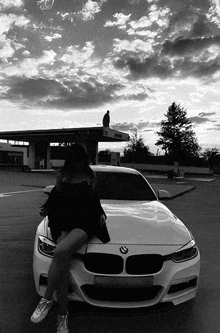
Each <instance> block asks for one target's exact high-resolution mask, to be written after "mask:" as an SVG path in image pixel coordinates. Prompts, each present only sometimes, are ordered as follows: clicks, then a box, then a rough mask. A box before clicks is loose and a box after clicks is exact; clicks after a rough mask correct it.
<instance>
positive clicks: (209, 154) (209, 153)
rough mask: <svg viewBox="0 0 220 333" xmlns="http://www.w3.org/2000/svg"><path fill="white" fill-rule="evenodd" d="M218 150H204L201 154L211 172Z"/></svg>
mask: <svg viewBox="0 0 220 333" xmlns="http://www.w3.org/2000/svg"><path fill="white" fill-rule="evenodd" d="M218 153H219V150H218V149H217V148H216V147H215V148H206V149H205V151H204V152H202V154H201V155H202V157H203V158H204V160H205V161H206V162H208V164H209V170H210V171H213V167H214V165H215V162H216V161H215V156H216V155H218Z"/></svg>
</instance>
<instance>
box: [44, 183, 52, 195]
mask: <svg viewBox="0 0 220 333" xmlns="http://www.w3.org/2000/svg"><path fill="white" fill-rule="evenodd" d="M53 188H54V185H48V186H46V187H45V189H44V193H45V194H48V195H49V194H50V192H51V191H52V189H53Z"/></svg>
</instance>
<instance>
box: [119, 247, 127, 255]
mask: <svg viewBox="0 0 220 333" xmlns="http://www.w3.org/2000/svg"><path fill="white" fill-rule="evenodd" d="M120 252H121V253H122V254H126V253H128V248H127V247H126V246H121V247H120Z"/></svg>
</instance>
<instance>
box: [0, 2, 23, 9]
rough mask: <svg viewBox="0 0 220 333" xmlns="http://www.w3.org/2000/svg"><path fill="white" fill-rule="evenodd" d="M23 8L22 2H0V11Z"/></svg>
mask: <svg viewBox="0 0 220 333" xmlns="http://www.w3.org/2000/svg"><path fill="white" fill-rule="evenodd" d="M22 6H23V0H1V2H0V10H4V9H8V8H12V7H15V8H20V7H22Z"/></svg>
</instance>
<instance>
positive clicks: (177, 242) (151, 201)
mask: <svg viewBox="0 0 220 333" xmlns="http://www.w3.org/2000/svg"><path fill="white" fill-rule="evenodd" d="M92 169H93V170H94V172H95V174H96V177H97V185H96V190H97V192H98V193H99V196H100V198H101V203H102V206H103V208H104V210H105V212H106V214H107V227H108V230H109V234H110V238H111V241H110V242H109V243H107V244H103V243H102V242H101V241H100V240H99V239H98V238H96V237H94V238H93V239H91V240H89V241H88V242H87V243H86V244H85V245H83V246H82V247H81V248H80V250H79V251H78V252H77V253H75V254H74V256H73V258H72V265H71V269H70V277H71V278H70V285H69V299H70V300H73V301H83V302H86V303H88V304H91V305H94V306H102V307H113V308H138V307H148V306H153V305H156V304H158V303H160V302H172V303H173V304H174V305H177V304H180V303H183V302H185V301H188V300H190V299H192V298H194V297H195V295H196V291H197V288H198V281H199V272H200V253H199V250H198V247H197V246H196V243H195V240H194V238H193V236H192V234H191V232H190V231H189V230H188V229H187V227H186V226H185V225H184V224H183V222H181V221H180V220H179V219H178V218H177V217H176V216H175V215H174V214H173V213H172V212H171V211H170V210H169V209H168V208H167V207H166V206H165V205H164V204H162V203H161V202H160V201H159V200H160V199H164V198H165V197H167V196H168V195H169V194H168V193H167V192H166V191H159V193H158V196H157V195H156V193H155V192H154V190H153V189H152V187H151V186H150V184H149V183H148V181H147V180H146V179H145V178H144V177H143V175H142V174H141V173H139V172H138V171H136V170H134V169H129V168H123V167H113V166H92ZM55 247H56V244H55V243H54V242H53V240H52V237H51V233H50V229H49V227H48V218H47V217H46V218H44V219H43V221H42V222H41V223H40V224H39V226H38V228H37V232H36V238H35V244H34V256H33V270H34V279H35V286H36V290H37V293H38V294H39V295H41V296H43V294H44V292H45V288H46V286H47V274H48V269H49V266H50V263H51V260H52V257H53V251H54V249H55ZM55 298H56V295H55Z"/></svg>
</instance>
